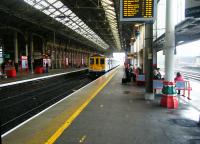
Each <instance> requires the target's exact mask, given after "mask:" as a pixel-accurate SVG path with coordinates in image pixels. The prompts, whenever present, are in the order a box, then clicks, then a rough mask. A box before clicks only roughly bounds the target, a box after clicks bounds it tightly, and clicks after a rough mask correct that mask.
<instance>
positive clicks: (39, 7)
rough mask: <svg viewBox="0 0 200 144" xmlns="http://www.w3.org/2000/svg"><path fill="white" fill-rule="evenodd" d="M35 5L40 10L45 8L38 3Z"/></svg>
mask: <svg viewBox="0 0 200 144" xmlns="http://www.w3.org/2000/svg"><path fill="white" fill-rule="evenodd" d="M34 7H35V8H36V9H39V10H40V9H42V8H43V7H42V6H41V5H40V4H37V5H35V6H34Z"/></svg>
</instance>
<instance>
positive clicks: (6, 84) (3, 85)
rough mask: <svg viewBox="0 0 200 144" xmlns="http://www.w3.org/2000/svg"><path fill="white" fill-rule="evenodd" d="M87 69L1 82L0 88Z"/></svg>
mask: <svg viewBox="0 0 200 144" xmlns="http://www.w3.org/2000/svg"><path fill="white" fill-rule="evenodd" d="M86 69H87V68H86ZM86 69H81V70H76V71H69V72H65V73H59V74H52V75H48V76H42V77H37V78H32V79H26V80H21V81H15V82H10V83H5V84H0V88H1V87H5V86H10V85H15V84H20V83H25V82H30V81H35V80H40V79H47V78H51V77H55V76H60V75H64V74H69V73H74V72H79V71H82V70H86Z"/></svg>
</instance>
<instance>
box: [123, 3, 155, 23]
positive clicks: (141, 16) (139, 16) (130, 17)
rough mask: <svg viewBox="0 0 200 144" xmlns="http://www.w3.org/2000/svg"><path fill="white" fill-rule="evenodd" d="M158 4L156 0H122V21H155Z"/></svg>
mask: <svg viewBox="0 0 200 144" xmlns="http://www.w3.org/2000/svg"><path fill="white" fill-rule="evenodd" d="M156 4H157V1H156V0H120V21H127V22H130V21H131V22H133V21H140V22H149V21H154V20H155V18H156Z"/></svg>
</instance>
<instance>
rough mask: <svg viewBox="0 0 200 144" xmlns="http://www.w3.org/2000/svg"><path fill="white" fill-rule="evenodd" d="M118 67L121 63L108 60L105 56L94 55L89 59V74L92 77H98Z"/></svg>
mask: <svg viewBox="0 0 200 144" xmlns="http://www.w3.org/2000/svg"><path fill="white" fill-rule="evenodd" d="M118 65H119V61H117V60H116V59H114V58H106V56H104V55H100V54H94V55H92V56H91V57H90V59H89V74H90V76H95V77H98V76H101V75H103V74H105V73H106V72H108V71H110V70H111V69H113V68H115V67H117V66H118Z"/></svg>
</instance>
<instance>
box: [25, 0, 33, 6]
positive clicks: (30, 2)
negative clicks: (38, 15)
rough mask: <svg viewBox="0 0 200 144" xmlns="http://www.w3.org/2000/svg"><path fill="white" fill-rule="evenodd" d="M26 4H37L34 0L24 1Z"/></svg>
mask: <svg viewBox="0 0 200 144" xmlns="http://www.w3.org/2000/svg"><path fill="white" fill-rule="evenodd" d="M24 1H25V2H26V3H28V4H30V5H34V4H35V3H34V2H33V0H31V1H30V0H24Z"/></svg>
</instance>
